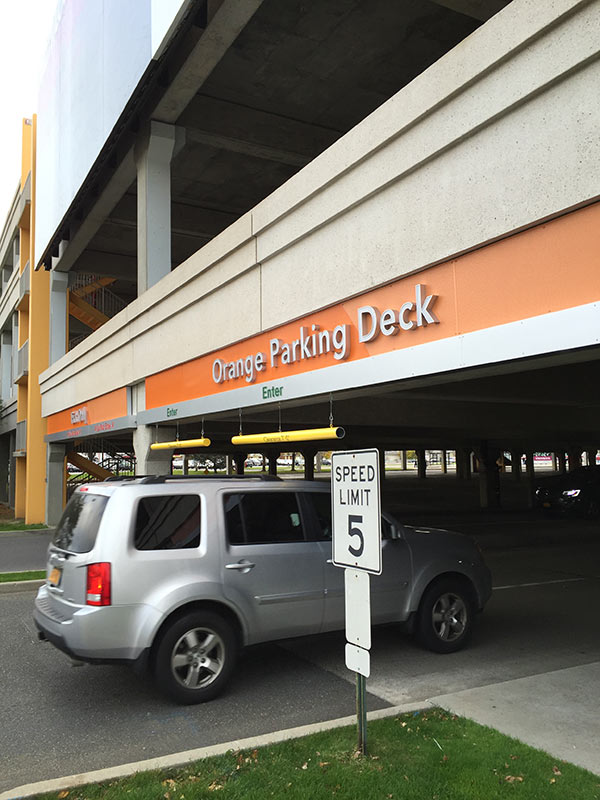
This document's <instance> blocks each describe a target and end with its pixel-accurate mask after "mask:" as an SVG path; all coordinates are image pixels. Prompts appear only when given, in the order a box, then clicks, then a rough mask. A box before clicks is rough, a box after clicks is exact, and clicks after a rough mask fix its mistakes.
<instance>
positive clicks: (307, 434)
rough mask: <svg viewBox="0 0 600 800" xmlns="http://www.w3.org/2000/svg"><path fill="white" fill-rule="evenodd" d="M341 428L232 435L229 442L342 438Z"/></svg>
mask: <svg viewBox="0 0 600 800" xmlns="http://www.w3.org/2000/svg"><path fill="white" fill-rule="evenodd" d="M345 435H346V431H345V430H344V429H343V428H309V429H307V430H305V431H274V432H273V433H249V434H247V435H246V434H245V435H243V436H232V438H231V444H276V443H277V442H312V441H315V440H316V439H343V438H344V436H345Z"/></svg>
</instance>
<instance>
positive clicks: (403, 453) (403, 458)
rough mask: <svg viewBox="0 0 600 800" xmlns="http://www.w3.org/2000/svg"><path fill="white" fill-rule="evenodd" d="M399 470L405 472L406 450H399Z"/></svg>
mask: <svg viewBox="0 0 600 800" xmlns="http://www.w3.org/2000/svg"><path fill="white" fill-rule="evenodd" d="M400 469H402V470H404V471H406V450H400Z"/></svg>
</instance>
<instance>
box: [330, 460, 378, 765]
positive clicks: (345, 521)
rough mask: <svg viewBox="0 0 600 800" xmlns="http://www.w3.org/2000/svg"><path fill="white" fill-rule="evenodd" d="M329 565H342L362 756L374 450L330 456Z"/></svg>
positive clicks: (373, 563) (373, 545) (373, 567)
mask: <svg viewBox="0 0 600 800" xmlns="http://www.w3.org/2000/svg"><path fill="white" fill-rule="evenodd" d="M331 504H332V521H333V559H332V560H333V563H334V564H335V566H337V567H343V568H344V570H345V573H344V585H345V597H346V640H347V641H346V666H347V667H348V669H350V670H353V671H354V672H356V716H357V722H358V750H359V752H361V753H362V754H363V755H366V752H367V712H366V705H365V693H366V679H367V678H368V677H369V674H370V671H371V662H370V653H369V650H370V648H371V597H370V586H369V573H373V574H374V575H380V574H381V569H382V565H381V491H380V485H379V452H378V451H377V450H348V451H338V452H334V453H332V455H331Z"/></svg>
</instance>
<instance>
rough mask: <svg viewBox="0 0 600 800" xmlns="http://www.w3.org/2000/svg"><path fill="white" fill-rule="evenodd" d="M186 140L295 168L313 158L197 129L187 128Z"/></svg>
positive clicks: (303, 165)
mask: <svg viewBox="0 0 600 800" xmlns="http://www.w3.org/2000/svg"><path fill="white" fill-rule="evenodd" d="M186 139H187V141H189V142H195V143H196V144H204V145H207V146H208V147H215V148H217V149H220V150H227V151H229V152H231V153H241V154H242V155H245V156H251V157H252V158H260V159H263V160H265V161H274V162H276V163H278V164H289V165H290V166H293V167H298V168H301V167H305V166H306V165H307V164H308V163H309V162H310V161H312V157H311V156H305V155H301V154H300V153H292V152H290V151H288V150H280V149H279V148H277V147H271V146H269V145H264V144H259V143H257V142H250V141H247V140H244V139H236V138H234V137H232V136H223V135H221V134H217V133H209V132H208V131H201V130H198V129H195V128H186Z"/></svg>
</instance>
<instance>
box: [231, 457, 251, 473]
mask: <svg viewBox="0 0 600 800" xmlns="http://www.w3.org/2000/svg"><path fill="white" fill-rule="evenodd" d="M247 455H248V454H247V453H236V454H235V455H234V456H233V460H234V463H235V474H236V475H243V474H244V462H245V461H246V457H247Z"/></svg>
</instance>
